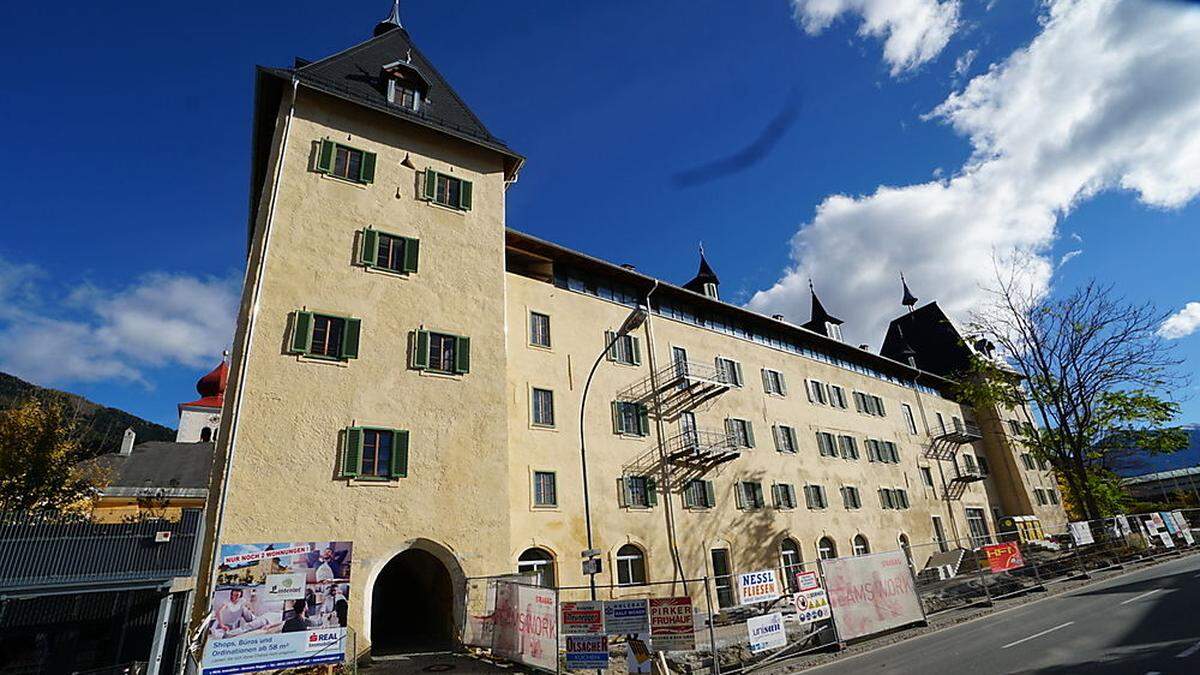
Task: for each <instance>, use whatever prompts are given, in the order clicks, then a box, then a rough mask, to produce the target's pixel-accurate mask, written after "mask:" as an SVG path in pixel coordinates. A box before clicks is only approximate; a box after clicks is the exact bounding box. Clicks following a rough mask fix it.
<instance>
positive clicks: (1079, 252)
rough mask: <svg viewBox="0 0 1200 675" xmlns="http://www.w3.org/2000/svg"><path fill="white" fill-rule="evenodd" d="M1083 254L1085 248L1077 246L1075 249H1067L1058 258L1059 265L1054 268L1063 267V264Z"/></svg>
mask: <svg viewBox="0 0 1200 675" xmlns="http://www.w3.org/2000/svg"><path fill="white" fill-rule="evenodd" d="M1081 255H1083V249H1081V248H1077V249H1075V250H1074V251H1067V252H1066V253H1064V254H1063V256H1062V257H1061V258H1059V259H1058V265H1057V266H1055V268H1054V269H1062V266H1063V265H1066V264H1067V263H1069V262H1071V261H1072V260H1074V259H1076V258H1078V257H1079V256H1081Z"/></svg>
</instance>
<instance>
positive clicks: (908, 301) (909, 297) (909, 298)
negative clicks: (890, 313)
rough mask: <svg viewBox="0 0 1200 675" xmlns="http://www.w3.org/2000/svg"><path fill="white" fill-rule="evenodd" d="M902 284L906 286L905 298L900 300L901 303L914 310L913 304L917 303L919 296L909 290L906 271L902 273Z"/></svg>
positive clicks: (909, 309)
mask: <svg viewBox="0 0 1200 675" xmlns="http://www.w3.org/2000/svg"><path fill="white" fill-rule="evenodd" d="M900 285H901V286H903V287H904V299H903V300H901V301H900V304H902V305H904V306H905V307H907V308H908V311H910V312H911V311H913V305H915V304H917V296H915V295H913V294H912V291H910V290H908V282H907V281H905V280H904V272H901V273H900Z"/></svg>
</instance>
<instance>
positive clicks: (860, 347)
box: [858, 345, 871, 352]
mask: <svg viewBox="0 0 1200 675" xmlns="http://www.w3.org/2000/svg"><path fill="white" fill-rule="evenodd" d="M858 348H859V349H861V350H863V351H864V352H869V351H871V345H859V346H858Z"/></svg>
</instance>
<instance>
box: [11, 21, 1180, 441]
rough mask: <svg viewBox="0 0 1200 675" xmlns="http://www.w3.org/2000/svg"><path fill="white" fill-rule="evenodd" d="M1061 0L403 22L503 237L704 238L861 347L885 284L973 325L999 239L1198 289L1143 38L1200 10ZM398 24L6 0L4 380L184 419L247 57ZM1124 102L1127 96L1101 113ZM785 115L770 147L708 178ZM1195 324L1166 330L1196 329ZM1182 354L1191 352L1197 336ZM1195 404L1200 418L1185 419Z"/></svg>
mask: <svg viewBox="0 0 1200 675" xmlns="http://www.w3.org/2000/svg"><path fill="white" fill-rule="evenodd" d="M1076 4H1077V3H1074V2H1066V1H1065V0H1063V1H1059V2H1056V3H1052V4H1051V5H1049V6H1046V5H1043V3H1042V2H1040V1H1036V0H1005V1H1004V2H990V3H989V2H985V1H984V0H961V1H959V0H896V2H894V3H872V2H869V1H867V0H835V1H833V2H828V3H825V5H823V6H824V7H827V8H833V10H834V11H833V13H832V14H831V15H821V14H820V13H819V12H818V11H817V9H816V8H817V4H816V3H810V2H807V0H797V2H795V3H793V2H788V1H787V0H777V1H770V2H768V1H763V2H733V1H728V2H713V1H696V0H692V1H688V2H683V1H679V2H666V1H663V2H654V3H628V2H619V3H613V2H595V3H553V2H543V1H538V2H525V3H516V2H512V3H495V2H468V3H462V4H460V5H457V6H456V11H455V12H454V14H453V15H447V14H446V13H445V9H444V7H445V5H444V3H436V2H432V1H431V0H419V1H418V0H407V1H406V2H404V3H403V18H404V21H405V24H406V27H407V28H408V30H409V32H410V34H411V35H412V37H413V39H414V40H415V41H416V43H417V44H418V45H420V46H421V48H422V50H423V51H424V52H425V53H426V54H427V56H429V58H430V59H431V60H432V61H433V62H434V63H435V64H436V65H437V66H438V68H439V69H440V70H441V71H442V73H443V75H444V76H445V77H446V78H447V79H448V80H449V81H450V82H451V83H452V84H453V86H454V87H455V88H456V89H457V90H458V92H459V93H460V95H461V96H462V97H463V98H464V99H465V100H466V101H467V102H468V104H469V105H470V106H471V107H472V108H473V109H474V110H475V112H476V113H477V114H478V115H479V116H480V117H481V118H482V119H483V120H484V122H485V123H486V124H487V125H488V127H489V128H490V129H491V130H492V132H493V133H495V134H496V135H498V136H500V137H501V138H503V139H505V140H506V141H507V142H508V143H509V144H510V145H511V146H512V147H513V148H515V149H516V150H517V151H519V152H521V153H523V154H524V155H526V156H527V157H528V164H527V165H526V168H525V170H524V171H523V173H522V175H521V179H520V182H519V183H518V184H517V185H516V186H514V187H513V188H512V189H511V190H510V193H509V201H508V224H509V225H510V226H512V227H515V228H517V229H520V230H523V231H527V232H530V233H532V234H535V235H538V236H542V237H545V238H548V239H551V240H554V241H557V242H560V243H562V244H565V245H567V246H570V247H573V248H577V249H580V250H583V251H585V252H588V253H591V254H594V255H597V256H600V257H604V258H607V259H610V260H614V261H617V262H628V263H632V264H634V265H636V266H637V267H638V268H639V269H640V270H642V271H645V272H648V273H650V274H654V275H656V276H660V277H662V278H665V279H668V280H674V281H677V282H682V281H685V280H687V279H688V278H689V277H690V276H691V274H692V273H694V271H695V266H696V248H697V245H698V243H699V242H700V241H703V243H704V246H705V250H706V251H707V252H708V254H709V258H710V261H711V262H712V264H713V265H714V267H715V268H716V270H717V272H718V274H719V275H720V276H721V280H722V292H723V294H724V297H725V298H726V299H727V300H731V301H735V302H739V303H749V304H750V305H751V306H752V307H754V308H756V309H760V310H762V311H771V312H774V311H780V312H782V313H785V314H787V315H788V316H789V318H796V319H800V320H803V319H805V318H806V314H807V311H808V305H807V295H806V293H807V280H808V278H809V277H810V276H811V277H812V278H813V280H814V281H815V283H816V284H817V288H818V291H819V292H820V293H821V295H822V297H823V298H824V299H825V300H826V305H827V306H829V307H830V309H831V310H832V311H834V313H836V314H838V315H840V316H842V317H843V318H846V319H847V320H848V321H849V322H850V325H849V327H848V328H849V330H848V331H847V332H848V334H849V335H850V337H851V339H853V340H856V341H859V342H867V343H870V344H872V345H875V346H877V345H878V344H879V342H880V340H881V338H882V326H883V324H884V323H885V322H886V320H887V319H889V318H891V315H892V314H893V313H895V312H896V311H897V310H899V309H900V307H899V304H898V299H899V289H898V288H897V286H898V284H897V281H896V277H897V275H898V273H899V271H900V270H901V269H903V270H904V271H905V272H906V274H908V276H909V280H910V282H911V284H912V285H913V287H914V291H915V292H916V293H917V295H919V296H920V297H921V298H922V300H931V299H939V300H941V301H942V302H943V303H944V304H946V305H947V306H948V307H949V308H950V309H951V311H953V312H956V313H957V315H958V316H965V313H966V312H967V311H969V309H970V308H971V307H972V306H973V304H974V303H976V302H977V300H978V286H979V283H980V281H981V280H980V278H979V269H980V267H981V264H983V263H986V262H987V261H988V260H990V256H991V254H992V252H994V251H997V250H998V251H1000V252H1004V251H1008V250H1010V249H1012V250H1018V249H1019V250H1021V251H1023V252H1026V253H1027V254H1028V255H1030V256H1031V257H1032V258H1033V259H1034V260H1035V261H1039V262H1040V264H1041V265H1042V268H1043V269H1042V277H1040V278H1039V280H1038V282H1039V283H1043V284H1045V285H1046V287H1047V288H1050V289H1051V291H1052V292H1053V291H1056V290H1058V289H1063V288H1070V287H1071V286H1073V285H1075V284H1078V283H1081V282H1083V281H1086V280H1087V279H1088V278H1090V277H1095V278H1097V279H1099V280H1101V281H1104V282H1110V283H1113V284H1115V285H1116V286H1117V287H1118V288H1119V289H1120V290H1121V291H1122V292H1123V293H1124V294H1125V295H1127V296H1128V297H1130V298H1132V299H1137V300H1143V299H1146V300H1152V301H1154V302H1155V303H1156V304H1158V305H1159V306H1160V308H1161V309H1163V310H1164V311H1170V312H1174V311H1177V310H1180V309H1182V308H1184V307H1185V305H1186V304H1187V303H1189V302H1200V271H1197V266H1196V265H1195V262H1194V259H1195V251H1197V250H1200V228H1197V227H1196V226H1197V224H1198V223H1200V206H1197V199H1195V196H1196V194H1197V192H1198V191H1200V184H1198V183H1197V181H1200V178H1198V176H1200V166H1197V164H1196V162H1197V161H1200V160H1197V159H1196V156H1197V155H1198V154H1200V152H1188V151H1189V150H1191V149H1195V150H1200V131H1197V129H1200V123H1198V122H1200V86H1191V87H1189V86H1187V85H1188V84H1200V82H1196V81H1195V80H1191V81H1188V82H1180V80H1179V75H1180V73H1179V72H1176V71H1174V70H1172V67H1173V66H1172V64H1171V63H1168V62H1166V60H1164V59H1162V58H1156V54H1153V53H1151V54H1147V53H1145V48H1144V47H1141V45H1144V44H1158V43H1165V44H1168V45H1169V44H1170V43H1171V40H1180V41H1181V43H1185V41H1184V38H1186V34H1180V33H1178V32H1176V33H1172V30H1175V29H1173V28H1171V27H1172V26H1175V27H1178V26H1179V25H1184V26H1185V27H1186V26H1191V27H1194V26H1195V23H1190V24H1189V23H1186V22H1184V21H1182V20H1183V19H1186V21H1187V22H1194V21H1195V20H1196V13H1197V11H1200V10H1197V9H1195V8H1192V7H1187V6H1186V4H1185V3H1164V2H1144V1H1142V0H1138V3H1137V4H1138V5H1140V6H1136V7H1135V6H1133V3H1131V2H1129V0H1126V1H1124V2H1122V1H1118V0H1085V1H1084V2H1081V3H1078V4H1079V5H1082V7H1080V6H1076ZM989 5H991V6H990V7H989ZM881 7H884V8H885V9H880V8H881ZM1147 8H1152V9H1153V11H1154V12H1157V13H1158V14H1160V16H1155V17H1152V19H1146V18H1145V17H1144V16H1143V14H1144V13H1145V11H1146V9H1147ZM388 9H389V7H388V3H387V2H386V0H369V1H360V2H354V3H343V4H342V5H331V4H330V3H326V2H312V1H309V0H290V1H289V2H286V3H285V2H268V1H265V0H264V1H262V2H254V3H208V4H202V5H196V4H194V3H193V4H187V3H137V2H130V3H116V4H113V3H105V4H97V3H82V2H76V3H9V5H8V6H6V8H5V9H4V15H3V19H4V20H3V21H0V53H2V55H3V58H4V62H5V63H6V64H8V65H9V67H8V68H7V69H6V72H5V75H4V89H5V99H6V104H5V105H3V106H0V122H3V124H4V127H5V129H6V130H7V132H8V141H9V143H8V144H7V147H6V149H5V153H4V156H5V157H6V159H7V161H5V162H3V165H4V166H3V168H2V169H0V172H3V175H4V181H3V183H0V228H2V230H3V232H4V236H3V237H2V238H0V306H2V307H3V309H0V338H3V339H4V341H5V343H6V344H8V345H9V347H8V349H7V350H5V352H4V353H0V370H4V371H6V372H11V373H13V374H16V375H18V376H21V377H25V378H26V379H30V380H33V381H34V382H38V383H40V384H46V385H50V386H56V387H60V388H64V389H68V390H70V391H75V392H78V393H81V394H84V395H86V396H88V397H90V398H92V399H93V400H96V401H99V402H101V403H105V404H108V405H113V406H117V407H121V408H124V409H127V410H129V411H131V412H134V413H136V414H139V415H142V416H144V417H147V418H149V419H152V420H155V421H158V422H161V423H164V424H169V425H174V423H175V419H176V412H175V405H176V404H177V403H178V402H180V401H186V400H190V399H191V398H193V393H194V390H193V384H194V382H195V380H196V379H197V378H198V377H199V376H200V375H202V374H203V373H204V372H207V370H208V369H209V368H211V367H212V366H213V365H215V364H216V362H217V360H218V359H219V357H220V351H221V349H223V348H225V347H226V346H227V344H228V342H229V341H230V339H231V322H232V312H233V302H234V301H235V298H236V294H237V292H238V290H239V287H240V283H241V273H242V265H243V256H244V252H245V240H246V232H245V222H246V203H247V188H248V186H247V181H248V178H247V171H248V164H249V157H248V150H249V137H250V129H249V123H250V115H251V106H252V95H253V89H252V87H253V65H254V64H266V65H284V66H286V65H290V63H291V59H292V57H293V56H297V55H298V56H303V57H307V58H319V57H321V56H325V55H328V54H330V53H333V52H335V51H338V50H340V49H343V48H345V47H347V46H349V45H351V44H353V43H356V42H358V41H361V40H362V39H365V38H366V37H368V36H369V35H370V30H371V28H372V26H373V25H374V23H375V22H376V21H378V20H379V19H380V18H381V17H382V16H383V15H385V14H386V13H387V11H388ZM1165 19H1169V20H1165ZM1092 35H1095V36H1096V38H1095V39H1094V40H1093V39H1087V38H1088V37H1089V36H1092ZM1191 35H1192V40H1191V42H1193V43H1200V40H1197V39H1195V35H1196V34H1195V33H1192V34H1191ZM1125 36H1128V37H1125ZM1106 40H1107V41H1109V44H1105V41H1106ZM1097 43H1099V44H1100V45H1101V46H1100V47H1097V46H1096V45H1097ZM1097 49H1099V50H1100V51H1095V52H1089V51H1088V50H1097ZM1177 51H1184V52H1186V49H1185V50H1177ZM1191 56H1192V55H1189V54H1186V53H1184V54H1182V56H1181V58H1182V57H1188V58H1191ZM1190 62H1191V63H1192V64H1194V63H1195V62H1196V60H1192V61H1190ZM989 68H992V70H991V71H990V72H989ZM1072 68H1075V69H1077V71H1072V70H1071V69H1072ZM1192 70H1193V71H1194V70H1196V69H1195V68H1192ZM1184 77H1185V78H1186V77H1194V75H1189V74H1186V73H1185V74H1184ZM1164 82H1172V83H1174V87H1171V86H1157V87H1156V86H1154V85H1155V84H1156V83H1164ZM1039 87H1041V89H1039ZM1176 88H1177V89H1181V90H1183V91H1184V92H1185V94H1186V95H1179V94H1170V95H1169V94H1168V93H1166V92H1168V91H1170V92H1175V91H1176ZM1126 91H1128V92H1129V93H1128V97H1129V98H1128V99H1127V100H1133V101H1144V105H1139V106H1138V107H1137V110H1136V111H1133V112H1130V111H1129V110H1125V109H1123V108H1122V107H1121V105H1120V104H1121V103H1122V99H1120V98H1116V97H1117V94H1113V96H1114V98H1112V99H1104V100H1098V99H1097V92H1126ZM789 112H790V116H789ZM1118 113H1120V114H1118ZM781 117H782V118H784V119H788V120H790V124H784V125H783V127H784V131H783V133H782V134H780V135H777V136H772V137H771V139H770V141H769V142H764V145H765V146H766V147H767V148H768V151H767V152H766V153H765V155H764V156H761V157H759V158H758V159H757V161H754V162H752V163H750V164H749V166H746V167H744V168H740V169H738V170H732V169H730V168H729V167H728V166H727V165H724V164H720V163H719V162H720V160H723V159H725V158H728V157H730V156H733V155H735V154H737V153H738V152H739V151H741V150H743V149H745V148H746V147H747V146H751V145H752V144H753V143H754V142H755V140H756V139H758V138H760V137H761V136H762V135H763V134H764V131H765V130H767V129H768V127H769V126H770V125H771V123H772V120H775V119H777V118H781ZM714 163H718V164H717V166H718V167H719V168H718V169H717V170H714V171H703V170H702V169H703V167H706V166H709V165H713V164H714ZM697 173H698V174H699V175H702V176H703V177H704V180H702V181H700V182H698V183H695V182H693V183H689V184H681V183H680V180H679V178H680V176H681V175H684V176H695V175H697ZM881 187H882V188H884V189H882V190H881ZM1013 194H1016V195H1018V196H1017V197H1013V196H1012V195H1013ZM838 195H842V196H843V197H838ZM1031 195H1032V196H1031ZM798 233H799V234H798ZM1073 235H1074V236H1073ZM1077 250H1079V251H1082V253H1080V254H1078V255H1077V256H1074V257H1072V258H1071V259H1070V260H1069V261H1068V262H1066V263H1065V264H1063V265H1062V266H1061V267H1058V268H1057V269H1055V268H1056V267H1057V265H1058V261H1059V260H1060V259H1061V258H1062V256H1064V255H1065V254H1067V253H1069V252H1072V251H1077ZM983 266H986V265H983ZM1193 312H1194V315H1195V316H1194V320H1192V319H1189V317H1190V316H1191V314H1188V315H1185V316H1184V317H1181V318H1180V319H1179V324H1178V326H1179V329H1178V330H1177V331H1176V332H1177V333H1185V332H1188V329H1189V328H1193V329H1194V327H1195V326H1196V325H1200V304H1198V305H1196V306H1195V308H1194V310H1193ZM1176 343H1177V344H1178V347H1179V349H1180V355H1181V356H1184V357H1186V358H1188V359H1189V361H1190V363H1196V362H1198V361H1200V334H1190V335H1186V336H1183V337H1180V338H1178V339H1177V340H1176ZM1188 394H1191V392H1188ZM1184 406H1185V411H1186V415H1185V417H1186V418H1187V419H1188V420H1190V421H1196V420H1200V402H1197V401H1196V400H1188V401H1185V403H1184Z"/></svg>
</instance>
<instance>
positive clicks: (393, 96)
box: [388, 79, 421, 112]
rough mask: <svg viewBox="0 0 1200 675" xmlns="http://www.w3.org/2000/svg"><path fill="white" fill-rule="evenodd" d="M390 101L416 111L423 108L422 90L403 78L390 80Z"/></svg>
mask: <svg viewBox="0 0 1200 675" xmlns="http://www.w3.org/2000/svg"><path fill="white" fill-rule="evenodd" d="M388 101H389V102H390V103H392V104H393V105H398V106H400V107H401V108H405V109H407V110H412V111H414V112H415V111H418V110H420V109H421V92H419V91H417V90H416V89H414V88H413V87H412V85H410V84H408V83H405V82H403V81H401V80H396V79H392V80H388Z"/></svg>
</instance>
